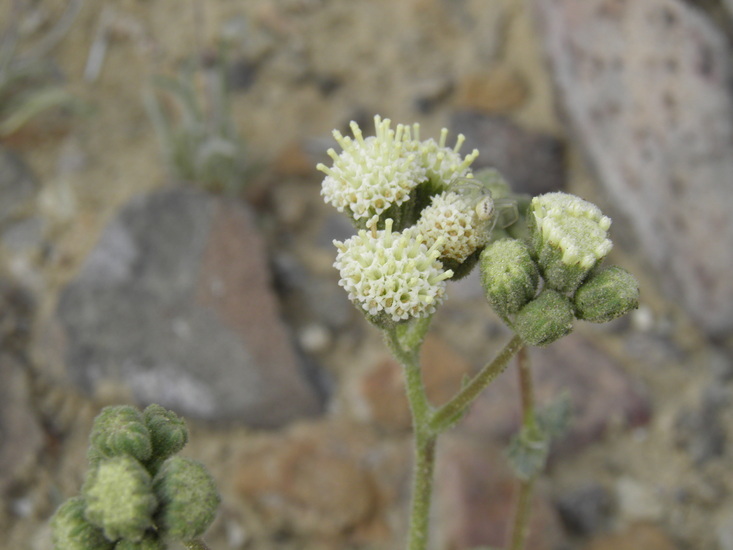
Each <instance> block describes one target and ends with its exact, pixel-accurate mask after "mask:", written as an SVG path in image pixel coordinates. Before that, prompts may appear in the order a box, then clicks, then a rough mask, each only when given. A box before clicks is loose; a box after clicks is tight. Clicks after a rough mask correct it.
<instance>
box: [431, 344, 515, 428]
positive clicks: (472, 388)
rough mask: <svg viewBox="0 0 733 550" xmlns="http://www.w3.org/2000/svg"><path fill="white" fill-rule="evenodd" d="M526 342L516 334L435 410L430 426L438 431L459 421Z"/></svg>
mask: <svg viewBox="0 0 733 550" xmlns="http://www.w3.org/2000/svg"><path fill="white" fill-rule="evenodd" d="M523 345H524V342H523V341H522V339H521V338H520V337H519V336H514V337H513V338H512V339H511V340H509V342H507V344H506V345H505V346H504V349H502V350H501V352H500V353H499V355H497V356H496V358H495V359H494V360H493V361H491V362H490V363H488V364H487V365H485V366H484V367H483V368H482V369H481V370H480V371H479V373H478V374H476V376H474V377H473V378H472V379H471V380H470V381H469V382H468V384H466V385H465V386H464V387H463V389H461V391H459V392H458V393H457V394H456V395H455V397H453V399H451V400H450V401H448V402H447V403H446V404H444V405H443V406H442V407H440V408H439V409H438V410H436V411H435V414H433V417H432V419H431V420H430V428H431V430H433V431H434V432H436V433H439V432H442V431H444V430H446V429H448V428H449V427H450V426H452V425H453V424H454V423H455V422H457V421H458V420H459V419H460V418H461V416H462V415H463V413H464V412H465V411H466V409H467V408H468V406H469V405H470V404H471V403H473V400H474V399H476V397H477V396H478V395H479V394H480V393H481V392H482V391H483V390H484V389H486V386H488V385H489V384H490V383H491V382H493V380H494V379H495V378H496V377H497V376H499V375H500V374H501V373H502V372H504V370H505V369H506V367H507V365H508V364H509V360H510V359H511V358H512V357H514V355H515V354H516V353H517V352H518V351H519V350H520V349H521V348H522V346H523Z"/></svg>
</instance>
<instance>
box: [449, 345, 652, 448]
mask: <svg viewBox="0 0 733 550" xmlns="http://www.w3.org/2000/svg"><path fill="white" fill-rule="evenodd" d="M530 357H531V358H532V369H533V373H534V382H535V396H536V398H537V402H538V404H539V405H542V404H545V403H549V402H550V401H552V400H553V399H557V398H558V397H559V396H561V395H563V394H567V396H568V397H569V398H570V402H571V419H570V426H569V429H568V432H567V434H566V435H565V436H564V437H562V438H560V439H559V440H558V441H557V442H556V443H555V445H554V448H553V453H554V456H562V455H563V454H565V453H577V452H579V451H580V450H581V449H583V448H585V447H586V446H587V445H589V444H591V443H594V442H596V441H598V440H599V439H601V438H602V437H603V435H604V433H605V432H606V430H607V429H608V428H609V427H611V426H617V425H618V424H621V425H622V426H628V427H634V426H640V425H643V424H645V423H646V422H647V421H648V420H649V417H650V415H651V404H650V402H649V398H648V396H647V395H646V392H645V391H644V389H643V387H642V386H641V384H640V383H639V382H638V381H636V380H634V379H633V378H631V377H630V376H629V375H628V374H627V373H626V372H624V370H623V368H622V367H621V366H620V365H619V364H617V363H616V362H615V361H614V360H613V359H611V358H610V357H609V356H607V355H605V354H604V353H603V352H602V351H601V350H599V349H598V348H596V347H595V346H594V345H593V344H591V343H590V342H589V341H588V340H586V339H585V338H583V337H582V336H581V335H580V334H577V333H576V334H571V335H570V336H568V337H566V338H563V339H562V340H560V341H558V342H555V343H554V344H552V345H551V346H548V347H546V348H542V349H538V348H530ZM516 378H517V375H516V369H515V368H514V365H510V366H509V369H508V371H507V372H505V373H504V374H502V375H501V376H499V378H497V379H496V380H495V381H494V382H493V383H492V384H491V385H490V386H489V387H488V388H487V390H486V391H485V392H484V393H482V394H481V395H480V396H479V397H478V399H477V400H476V402H475V403H474V405H473V406H472V407H471V409H470V410H469V412H468V414H467V415H466V417H465V418H464V419H463V421H462V422H461V424H460V425H459V427H460V429H463V430H467V431H468V432H471V433H475V434H477V435H479V436H480V437H483V438H488V439H499V440H502V441H506V440H508V439H509V438H510V437H511V436H513V435H514V433H515V432H516V430H517V429H518V428H519V412H520V411H519V392H518V389H517V384H516V382H517V381H516Z"/></svg>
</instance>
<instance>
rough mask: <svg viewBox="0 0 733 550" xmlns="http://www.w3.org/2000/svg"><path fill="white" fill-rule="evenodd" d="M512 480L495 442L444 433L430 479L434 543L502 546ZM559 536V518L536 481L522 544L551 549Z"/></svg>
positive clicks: (513, 485) (513, 486) (511, 509)
mask: <svg viewBox="0 0 733 550" xmlns="http://www.w3.org/2000/svg"><path fill="white" fill-rule="evenodd" d="M516 484H517V481H516V478H515V477H514V474H513V472H512V470H511V468H510V467H509V465H508V463H507V460H506V458H505V456H504V453H503V451H502V450H501V449H500V448H499V447H497V446H493V445H485V444H480V443H477V442H475V441H471V440H469V439H467V438H465V437H461V436H455V435H446V436H444V437H443V438H442V439H441V441H440V444H439V446H438V463H437V466H436V479H435V491H436V503H435V508H436V514H435V537H434V538H435V540H436V542H437V544H436V548H477V547H479V546H482V545H484V546H485V545H490V546H492V547H497V548H499V547H502V545H503V544H504V542H505V540H506V536H507V530H508V529H509V528H510V526H511V522H512V518H513V514H514V492H515V489H516ZM561 542H563V536H562V529H561V527H560V522H559V520H558V518H557V515H556V514H555V512H554V510H553V508H552V506H551V505H550V503H549V501H548V499H547V497H546V496H545V495H544V493H543V491H542V486H541V485H540V484H537V485H535V494H534V496H533V500H532V512H531V518H530V523H529V537H528V540H527V545H526V548H527V550H544V549H547V550H550V549H555V548H558V547H559V546H560V543H561Z"/></svg>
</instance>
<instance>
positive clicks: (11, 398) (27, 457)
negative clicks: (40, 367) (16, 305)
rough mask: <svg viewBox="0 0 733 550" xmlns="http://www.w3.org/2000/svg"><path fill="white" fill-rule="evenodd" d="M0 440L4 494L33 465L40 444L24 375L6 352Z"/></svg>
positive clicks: (0, 368)
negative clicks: (0, 443)
mask: <svg viewBox="0 0 733 550" xmlns="http://www.w3.org/2000/svg"><path fill="white" fill-rule="evenodd" d="M0 441H2V445H0V494H2V495H3V497H5V496H6V495H5V492H6V491H7V490H8V489H9V488H10V486H11V485H12V484H13V483H17V482H18V481H19V479H18V476H20V475H22V473H23V472H27V471H28V470H29V467H30V466H32V465H33V464H35V462H36V460H37V459H38V457H39V454H40V452H41V449H42V448H43V444H44V434H43V430H42V429H41V426H40V425H39V423H38V419H37V417H36V415H35V413H34V410H33V403H32V391H31V384H30V380H29V378H28V374H27V373H26V371H25V369H24V368H23V366H22V364H21V363H20V362H18V361H17V360H16V359H14V358H13V357H12V356H10V355H8V354H6V353H2V354H0ZM4 500H5V499H4Z"/></svg>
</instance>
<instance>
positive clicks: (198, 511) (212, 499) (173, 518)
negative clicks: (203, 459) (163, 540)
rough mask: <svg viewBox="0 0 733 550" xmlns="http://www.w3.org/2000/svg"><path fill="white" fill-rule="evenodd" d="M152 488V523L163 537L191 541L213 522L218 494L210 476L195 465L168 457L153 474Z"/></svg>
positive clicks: (184, 459)
mask: <svg viewBox="0 0 733 550" xmlns="http://www.w3.org/2000/svg"><path fill="white" fill-rule="evenodd" d="M153 488H154V489H155V494H156V495H157V496H158V499H159V501H160V508H159V510H158V512H157V514H156V522H157V524H158V528H159V529H161V531H162V532H163V534H164V535H165V536H166V537H169V538H172V539H176V540H182V541H187V540H191V539H194V538H196V537H198V536H200V535H202V534H203V532H204V531H206V529H208V527H209V525H211V522H212V521H214V517H215V516H216V509H217V508H218V506H219V502H220V498H219V494H218V493H217V491H216V486H215V485H214V480H213V479H212V478H211V475H209V472H208V471H206V468H204V467H203V466H202V465H201V464H199V463H198V462H196V461H194V460H191V459H189V458H183V457H179V456H174V457H172V458H169V459H168V460H166V461H165V462H164V463H163V465H162V466H161V468H160V470H159V471H158V473H157V474H156V475H155V478H154V480H153Z"/></svg>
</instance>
